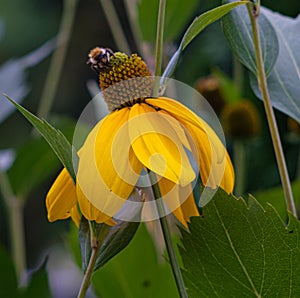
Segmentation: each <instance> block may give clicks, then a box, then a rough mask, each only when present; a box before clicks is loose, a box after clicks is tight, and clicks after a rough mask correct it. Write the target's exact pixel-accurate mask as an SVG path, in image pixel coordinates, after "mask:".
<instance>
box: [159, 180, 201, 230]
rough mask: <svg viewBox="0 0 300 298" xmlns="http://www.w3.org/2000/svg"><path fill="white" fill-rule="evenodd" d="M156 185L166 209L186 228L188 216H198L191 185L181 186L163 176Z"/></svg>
mask: <svg viewBox="0 0 300 298" xmlns="http://www.w3.org/2000/svg"><path fill="white" fill-rule="evenodd" d="M158 185H159V189H160V192H161V195H162V197H163V200H164V202H165V204H166V205H167V206H168V209H169V210H170V211H171V212H172V213H173V214H174V215H175V216H176V218H177V219H178V220H179V221H180V222H181V223H182V224H183V225H184V226H185V227H186V228H187V227H188V226H187V222H189V221H190V217H191V216H199V212H198V209H197V207H196V204H195V201H194V196H193V190H192V185H191V184H189V185H187V186H184V187H182V186H180V185H178V184H175V183H173V182H172V181H170V180H168V179H165V178H162V179H160V180H159V182H158Z"/></svg>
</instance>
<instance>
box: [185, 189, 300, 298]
mask: <svg viewBox="0 0 300 298" xmlns="http://www.w3.org/2000/svg"><path fill="white" fill-rule="evenodd" d="M203 214H204V217H202V218H201V217H197V218H192V221H191V224H190V226H189V227H190V233H187V232H184V233H183V239H182V243H183V246H184V248H181V249H180V251H181V256H182V258H183V263H184V267H185V268H186V269H185V270H183V275H184V279H185V282H186V286H187V289H188V294H189V297H299V295H300V283H299V276H300V266H299V264H300V242H299V237H300V224H299V222H298V221H297V219H296V218H294V217H293V216H292V215H290V216H289V223H288V226H285V224H284V223H283V221H282V220H281V218H280V217H279V215H278V214H277V212H276V210H275V209H274V208H273V207H272V206H271V205H267V207H266V208H265V209H263V208H262V207H261V205H259V203H258V202H257V201H256V200H255V199H254V198H253V197H250V198H249V200H248V204H246V203H245V201H244V200H243V199H237V198H235V197H234V196H232V195H228V194H226V193H225V192H224V191H223V190H221V189H219V190H218V191H217V193H216V194H215V196H214V198H213V199H212V200H211V201H210V202H209V203H208V204H207V205H206V206H205V207H204V208H203Z"/></svg>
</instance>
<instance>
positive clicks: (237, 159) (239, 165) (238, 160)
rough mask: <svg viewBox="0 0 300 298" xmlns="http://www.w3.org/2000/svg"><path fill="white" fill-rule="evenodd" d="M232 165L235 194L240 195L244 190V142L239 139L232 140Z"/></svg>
mask: <svg viewBox="0 0 300 298" xmlns="http://www.w3.org/2000/svg"><path fill="white" fill-rule="evenodd" d="M233 150H234V151H233V152H234V166H235V174H236V175H235V177H236V179H235V194H236V195H238V196H239V195H242V194H243V193H244V191H245V165H246V163H245V158H246V156H245V155H246V154H245V144H244V142H243V141H241V140H234V142H233Z"/></svg>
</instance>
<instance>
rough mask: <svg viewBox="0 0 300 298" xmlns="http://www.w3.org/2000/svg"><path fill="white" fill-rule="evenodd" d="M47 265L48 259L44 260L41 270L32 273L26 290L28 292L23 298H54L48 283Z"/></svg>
mask: <svg viewBox="0 0 300 298" xmlns="http://www.w3.org/2000/svg"><path fill="white" fill-rule="evenodd" d="M46 264H47V259H45V260H44V262H43V263H42V264H41V266H40V267H39V268H37V269H36V270H34V271H33V272H32V273H31V276H30V282H29V285H28V287H27V288H26V291H25V292H24V293H23V295H22V297H25V298H32V297H43V298H48V297H49V298H51V297H52V295H51V292H50V288H49V283H48V274H47V270H46Z"/></svg>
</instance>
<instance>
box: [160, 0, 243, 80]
mask: <svg viewBox="0 0 300 298" xmlns="http://www.w3.org/2000/svg"><path fill="white" fill-rule="evenodd" d="M247 2H248V1H236V2H234V3H229V4H225V5H222V6H219V7H216V8H214V9H211V10H209V11H207V12H205V13H203V14H201V15H200V16H198V17H197V18H195V19H194V21H193V22H192V24H191V25H190V26H189V27H188V29H187V30H186V31H185V33H184V36H183V38H182V40H181V42H180V45H179V47H178V49H177V51H176V52H175V53H174V55H173V57H172V58H171V60H170V62H169V63H168V65H167V67H166V69H165V71H164V73H163V75H162V80H161V85H164V84H165V83H166V80H167V78H170V77H171V76H172V74H173V72H174V71H175V68H176V66H177V64H178V61H179V59H180V57H181V52H182V51H183V50H184V49H185V48H186V47H187V46H188V45H189V43H190V42H191V41H192V40H193V39H194V38H195V37H196V36H197V35H198V34H199V33H200V32H201V31H202V30H203V29H205V28H206V27H207V26H208V25H210V24H211V23H213V22H215V21H217V20H219V19H220V18H222V17H223V16H224V15H226V14H227V13H228V12H229V11H231V10H232V9H233V8H235V7H237V6H239V5H242V4H245V3H247Z"/></svg>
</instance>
